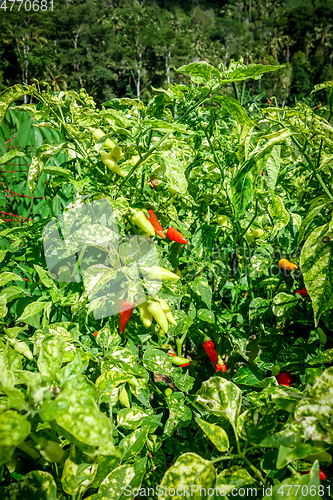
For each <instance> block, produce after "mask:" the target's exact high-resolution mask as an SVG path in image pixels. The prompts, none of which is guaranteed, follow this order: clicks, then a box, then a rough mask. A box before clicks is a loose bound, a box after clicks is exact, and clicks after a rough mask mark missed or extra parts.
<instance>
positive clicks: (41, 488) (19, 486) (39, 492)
mask: <svg viewBox="0 0 333 500" xmlns="http://www.w3.org/2000/svg"><path fill="white" fill-rule="evenodd" d="M6 492H7V495H8V496H6V499H7V498H10V499H11V500H25V499H29V500H56V497H57V486H56V483H55V481H54V479H53V476H52V475H51V474H49V473H48V472H45V471H42V470H33V471H31V472H28V473H27V474H25V476H23V477H22V478H21V479H20V480H19V481H18V482H17V483H12V484H11V485H10V486H7V488H6Z"/></svg>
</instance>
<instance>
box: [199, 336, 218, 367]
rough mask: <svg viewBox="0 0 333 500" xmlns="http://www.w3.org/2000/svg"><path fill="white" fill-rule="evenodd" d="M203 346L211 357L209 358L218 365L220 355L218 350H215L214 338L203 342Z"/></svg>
mask: <svg viewBox="0 0 333 500" xmlns="http://www.w3.org/2000/svg"><path fill="white" fill-rule="evenodd" d="M202 346H203V348H204V349H205V352H206V354H207V356H208V357H209V359H210V360H211V361H212V362H213V363H214V365H216V364H217V358H218V356H217V352H216V351H215V345H214V342H213V341H212V340H206V341H205V342H204V343H203V344H202Z"/></svg>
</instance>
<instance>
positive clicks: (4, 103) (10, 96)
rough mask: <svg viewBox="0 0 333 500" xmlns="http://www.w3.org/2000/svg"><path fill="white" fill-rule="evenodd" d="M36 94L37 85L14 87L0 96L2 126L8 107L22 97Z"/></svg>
mask: <svg viewBox="0 0 333 500" xmlns="http://www.w3.org/2000/svg"><path fill="white" fill-rule="evenodd" d="M35 92H36V86H35V85H14V86H13V87H9V88H7V89H6V90H4V91H3V92H1V94H0V125H1V123H2V121H3V119H4V117H5V114H6V112H7V109H8V107H9V106H10V105H11V104H12V103H13V102H14V101H16V100H17V99H20V97H23V96H24V95H34V94H35Z"/></svg>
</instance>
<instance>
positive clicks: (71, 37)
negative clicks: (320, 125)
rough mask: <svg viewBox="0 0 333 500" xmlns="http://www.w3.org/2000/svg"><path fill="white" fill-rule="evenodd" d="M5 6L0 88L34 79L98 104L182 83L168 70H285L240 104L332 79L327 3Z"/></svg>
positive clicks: (248, 88) (330, 5)
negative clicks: (241, 65) (238, 64)
mask: <svg viewBox="0 0 333 500" xmlns="http://www.w3.org/2000/svg"><path fill="white" fill-rule="evenodd" d="M36 1H37V0H36ZM37 4H38V2H37ZM37 4H36V5H37ZM4 5H5V4H4V1H3V3H2V7H4ZM27 5H29V4H27ZM38 5H39V4H38ZM47 5H48V6H50V2H48V3H47ZM7 6H8V7H7V10H6V11H5V10H4V9H0V12H1V16H0V29H1V35H0V56H1V57H0V86H2V88H5V86H10V85H14V84H16V83H18V82H22V81H23V82H24V83H26V84H31V83H32V82H33V79H34V78H36V79H38V80H44V81H46V82H49V83H50V85H51V86H52V88H53V90H65V89H66V88H68V89H72V90H79V89H80V88H85V89H86V90H87V92H88V93H89V94H90V95H92V96H93V98H94V99H95V101H96V102H97V103H98V104H101V103H102V102H104V101H106V100H108V99H111V98H113V97H124V96H128V97H134V96H135V97H140V98H141V99H143V101H144V102H147V100H148V99H149V97H151V96H152V95H153V91H152V87H163V88H167V84H168V82H169V81H170V82H171V83H173V82H176V83H177V82H178V83H182V81H183V79H182V77H181V76H180V75H179V74H177V73H176V72H175V71H174V67H179V66H180V65H182V64H187V63H190V62H193V61H207V62H209V63H210V64H213V65H214V66H217V65H218V64H220V63H224V64H228V63H229V61H230V60H231V59H235V60H237V59H238V58H239V57H240V56H242V57H244V62H245V63H246V64H249V63H262V64H273V65H277V64H285V67H284V69H283V70H281V71H278V72H274V73H272V74H269V75H266V76H264V77H263V79H262V80H258V81H249V82H247V83H246V84H245V86H244V93H243V94H242V92H241V90H242V89H239V93H240V95H239V97H240V98H242V102H243V103H244V104H245V103H247V102H248V101H249V100H251V101H252V100H253V97H254V96H256V99H257V100H258V101H264V102H266V98H270V97H272V95H274V96H276V98H277V100H278V103H279V105H283V104H284V103H287V104H289V105H291V104H293V103H294V102H295V100H296V99H297V100H300V99H303V98H304V97H308V96H309V95H310V92H311V90H312V88H313V86H314V85H315V84H318V83H321V82H324V81H328V80H332V78H333V61H332V52H333V34H332V33H333V31H332V19H333V1H332V0H322V1H318V0H305V1H304V0H299V1H298V0H287V1H284V0H280V1H276V0H247V2H245V3H243V2H239V1H235V0H229V1H224V2H220V1H204V0H203V1H202V2H199V3H198V2H196V1H195V2H189V1H183V2H169V1H167V2H166V1H157V2H149V1H146V2H137V1H133V0H124V1H110V0H99V1H90V0H89V1H75V0H74V1H71V2H68V1H60V0H54V3H53V12H52V11H50V10H49V9H48V10H46V11H41V10H39V11H38V10H37V11H35V12H34V11H33V10H31V11H30V12H26V11H23V10H22V9H23V7H22V8H21V10H20V11H18V8H19V7H18V6H19V4H18V3H16V4H15V5H14V8H12V10H11V11H10V10H9V9H10V8H11V7H12V4H11V3H10V2H9V0H7ZM0 88H1V87H0ZM230 92H233V93H234V94H235V95H237V89H235V88H234V89H230ZM249 93H251V96H252V97H251V96H249ZM318 96H319V99H321V98H322V95H319V94H318Z"/></svg>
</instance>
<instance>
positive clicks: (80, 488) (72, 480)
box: [61, 445, 97, 496]
mask: <svg viewBox="0 0 333 500" xmlns="http://www.w3.org/2000/svg"><path fill="white" fill-rule="evenodd" d="M96 472H97V457H95V458H91V457H88V456H87V455H85V454H84V453H82V451H81V450H79V449H78V448H77V447H76V446H75V445H72V446H71V449H70V452H69V456H68V458H67V459H66V461H65V464H64V468H63V471H62V476H61V484H62V487H63V490H64V491H65V492H66V493H68V494H69V495H72V496H75V494H76V493H78V492H81V493H82V492H84V491H85V490H86V489H87V488H88V487H89V485H90V484H91V483H92V481H93V480H94V477H95V475H96Z"/></svg>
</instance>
